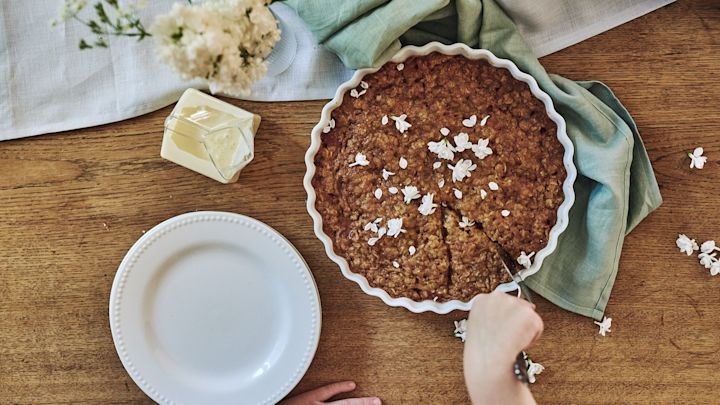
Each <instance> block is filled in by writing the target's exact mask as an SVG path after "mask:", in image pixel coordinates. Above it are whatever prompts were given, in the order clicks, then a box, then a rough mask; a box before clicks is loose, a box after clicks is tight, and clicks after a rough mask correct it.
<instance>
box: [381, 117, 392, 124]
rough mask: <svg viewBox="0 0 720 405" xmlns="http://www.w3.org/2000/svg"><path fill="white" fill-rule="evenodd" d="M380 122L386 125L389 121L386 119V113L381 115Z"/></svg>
mask: <svg viewBox="0 0 720 405" xmlns="http://www.w3.org/2000/svg"><path fill="white" fill-rule="evenodd" d="M380 122H382V124H383V125H387V123H388V122H390V120H389V119H388V116H387V115H383V116H382V119H381V120H380Z"/></svg>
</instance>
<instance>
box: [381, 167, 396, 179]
mask: <svg viewBox="0 0 720 405" xmlns="http://www.w3.org/2000/svg"><path fill="white" fill-rule="evenodd" d="M394 175H395V173H393V172H391V171H389V170H385V169H383V171H382V178H383V180H387V179H389V178H390V176H394Z"/></svg>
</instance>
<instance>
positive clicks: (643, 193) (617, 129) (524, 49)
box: [286, 0, 662, 319]
mask: <svg viewBox="0 0 720 405" xmlns="http://www.w3.org/2000/svg"><path fill="white" fill-rule="evenodd" d="M286 2H287V4H289V5H290V6H292V7H293V8H294V9H295V10H296V11H297V12H298V14H299V15H300V16H301V17H302V18H303V19H304V20H305V21H306V23H307V24H308V26H309V27H310V29H311V30H312V31H313V33H314V34H315V36H316V38H317V40H318V42H320V43H321V44H323V45H324V46H325V47H327V48H328V49H330V50H332V51H334V52H335V53H337V54H338V56H339V57H340V58H341V59H342V60H343V62H344V63H345V64H346V65H347V66H349V67H352V68H361V67H368V66H377V65H380V64H382V63H383V62H385V61H386V60H387V59H389V58H390V57H391V56H392V55H393V54H394V53H395V52H396V51H397V50H398V49H399V48H400V47H401V44H413V45H422V44H425V43H427V42H429V41H440V42H443V43H453V42H464V43H466V44H467V45H470V46H473V47H478V48H485V49H488V50H490V51H491V52H493V53H494V54H495V55H497V56H498V57H500V58H507V59H510V60H512V61H514V62H515V64H516V65H517V66H518V67H519V68H520V70H522V71H524V72H526V73H529V74H531V75H532V76H534V77H535V79H536V80H537V81H538V84H539V85H540V87H541V88H542V89H543V90H544V91H545V92H546V93H548V94H549V95H550V97H551V98H552V99H553V102H554V104H555V109H556V110H557V111H558V112H559V113H560V114H561V115H562V116H563V118H565V121H566V122H567V134H568V136H569V137H570V139H571V140H572V142H573V144H574V145H575V166H576V167H577V170H578V178H577V180H576V181H575V205H574V206H573V208H572V209H571V211H570V222H569V225H568V228H567V230H566V231H565V232H564V233H563V234H562V235H561V236H560V238H559V241H558V246H557V249H556V250H555V252H554V253H553V254H552V255H550V256H548V257H547V258H546V259H545V261H544V263H543V266H542V269H541V270H540V271H539V272H538V273H537V274H535V275H533V276H531V277H529V278H528V279H527V285H528V286H529V287H530V288H532V289H533V290H535V291H536V292H538V293H539V294H540V295H542V296H543V297H545V298H547V299H548V300H550V301H552V302H553V303H555V304H556V305H558V306H560V307H562V308H565V309H568V310H570V311H573V312H576V313H579V314H582V315H585V316H589V317H592V318H595V319H600V318H601V317H602V316H603V313H604V311H605V306H606V305H607V302H608V299H609V297H610V291H611V290H612V286H613V284H614V282H615V276H616V274H617V270H618V261H619V259H620V251H621V249H622V245H623V241H624V239H625V235H626V234H627V233H628V232H630V231H631V230H632V229H633V228H634V227H635V226H636V225H637V224H638V223H639V222H640V221H642V220H643V219H644V218H645V217H646V216H647V215H648V214H649V213H650V212H652V211H653V210H654V209H656V208H657V207H658V206H659V205H660V204H661V203H662V198H661V196H660V190H659V189H658V185H657V181H656V180H655V176H654V174H653V170H652V167H651V166H650V161H649V159H648V156H647V153H646V151H645V148H644V146H643V143H642V140H641V139H640V135H639V134H638V131H637V127H636V126H635V123H634V122H633V120H632V117H630V114H629V113H628V112H627V110H626V109H625V107H623V105H622V104H621V103H620V101H618V99H617V98H616V97H615V95H613V93H612V91H610V89H609V88H608V87H607V86H605V85H604V84H602V83H600V82H596V81H586V82H574V81H572V80H568V79H565V78H563V77H560V76H557V75H550V74H548V73H547V72H546V71H545V69H544V68H543V67H542V65H540V63H539V62H538V60H537V58H536V57H535V56H534V55H533V53H532V51H531V50H530V49H529V48H528V46H527V44H526V43H525V41H524V40H523V38H522V36H521V35H520V33H519V32H518V30H517V28H516V27H515V25H514V23H513V22H512V21H511V20H510V18H508V16H507V15H506V14H505V12H504V11H503V10H502V9H501V8H500V7H499V6H498V5H497V4H496V3H495V1H494V0H455V1H453V2H450V1H448V0H424V1H417V0H391V1H386V0H287V1H286Z"/></svg>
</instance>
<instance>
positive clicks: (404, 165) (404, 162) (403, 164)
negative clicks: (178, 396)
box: [398, 157, 408, 169]
mask: <svg viewBox="0 0 720 405" xmlns="http://www.w3.org/2000/svg"><path fill="white" fill-rule="evenodd" d="M398 164H399V165H400V168H401V169H407V166H408V161H407V159H405V158H404V157H401V158H400V162H398Z"/></svg>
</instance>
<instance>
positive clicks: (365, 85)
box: [360, 80, 370, 90]
mask: <svg viewBox="0 0 720 405" xmlns="http://www.w3.org/2000/svg"><path fill="white" fill-rule="evenodd" d="M360 87H362V88H363V89H365V90H367V89H369V88H370V85H369V84H368V83H367V82H366V81H364V80H360Z"/></svg>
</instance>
